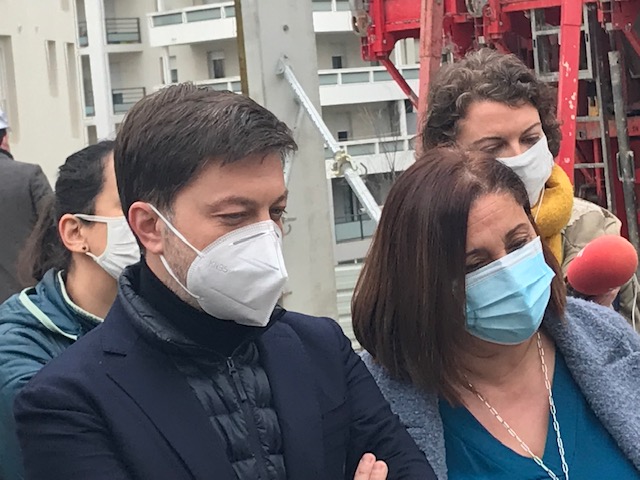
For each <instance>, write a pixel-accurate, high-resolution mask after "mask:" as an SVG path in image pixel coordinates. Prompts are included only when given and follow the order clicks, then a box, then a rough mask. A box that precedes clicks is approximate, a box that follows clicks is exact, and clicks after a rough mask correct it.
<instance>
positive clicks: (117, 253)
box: [75, 213, 140, 279]
mask: <svg viewBox="0 0 640 480" xmlns="http://www.w3.org/2000/svg"><path fill="white" fill-rule="evenodd" d="M75 216H76V217H78V218H81V219H82V220H87V221H89V222H100V223H106V224H107V246H106V247H105V249H104V252H102V255H100V256H96V255H94V254H93V253H91V252H86V253H87V255H88V256H90V257H91V258H93V260H94V261H95V262H96V263H97V264H98V265H100V266H101V267H102V269H103V270H104V271H105V272H107V273H108V274H109V275H111V276H112V277H113V278H115V279H118V277H119V276H120V274H121V273H122V271H123V270H124V269H125V268H126V267H128V266H129V265H133V264H134V263H136V262H138V261H139V260H140V247H138V242H136V237H135V236H134V235H133V232H132V231H131V229H130V228H129V224H128V223H127V219H126V218H125V217H100V216H98V215H85V214H83V213H76V214H75Z"/></svg>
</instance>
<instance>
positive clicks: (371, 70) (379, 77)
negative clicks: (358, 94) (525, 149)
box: [318, 65, 420, 86]
mask: <svg viewBox="0 0 640 480" xmlns="http://www.w3.org/2000/svg"><path fill="white" fill-rule="evenodd" d="M419 68H420V66H419V65H406V66H401V67H399V68H398V70H400V72H401V73H402V76H403V77H404V78H405V79H406V80H417V79H418V78H419V77H420V72H419ZM318 76H319V78H320V86H327V85H351V84H354V83H377V82H392V81H393V79H392V78H391V75H389V72H387V70H386V69H385V68H384V67H358V68H336V69H332V70H320V71H318Z"/></svg>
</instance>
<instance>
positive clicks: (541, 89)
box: [421, 48, 561, 156]
mask: <svg viewBox="0 0 640 480" xmlns="http://www.w3.org/2000/svg"><path fill="white" fill-rule="evenodd" d="M476 100H493V101H496V102H501V103H506V104H507V105H510V106H518V105H521V104H522V103H524V102H527V103H530V104H531V105H533V106H534V107H536V108H537V109H538V113H539V114H540V121H541V122H542V129H543V130H544V133H545V135H546V136H547V140H548V142H549V150H551V153H553V155H554V156H556V155H557V154H558V151H559V149H560V139H561V133H560V124H559V123H558V119H557V118H556V95H555V90H554V89H553V88H552V87H551V86H549V85H547V84H546V83H544V82H542V81H541V80H539V79H538V78H536V75H535V72H534V71H532V70H531V69H529V68H528V67H527V66H526V65H525V64H524V63H522V61H520V60H519V59H518V58H517V57H516V56H515V55H505V54H502V53H498V52H496V51H495V50H490V49H488V48H484V49H482V50H478V51H475V52H472V53H469V54H468V55H467V56H466V57H465V58H464V59H462V60H461V61H459V62H457V63H454V64H451V65H447V66H445V67H443V68H442V70H441V71H440V74H439V75H438V76H437V78H436V79H435V80H434V82H433V83H432V84H431V86H430V88H429V99H428V108H427V115H426V119H425V122H424V124H423V126H422V135H421V136H422V148H423V150H424V151H426V150H428V149H430V148H433V147H436V146H441V145H454V144H455V143H456V138H457V136H458V122H459V121H460V120H461V119H463V118H464V117H465V116H466V114H467V110H468V108H469V105H471V103H473V102H474V101H476Z"/></svg>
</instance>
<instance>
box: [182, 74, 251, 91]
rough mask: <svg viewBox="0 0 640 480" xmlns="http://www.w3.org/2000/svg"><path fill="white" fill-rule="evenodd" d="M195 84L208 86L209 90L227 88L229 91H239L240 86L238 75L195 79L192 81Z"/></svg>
mask: <svg viewBox="0 0 640 480" xmlns="http://www.w3.org/2000/svg"><path fill="white" fill-rule="evenodd" d="M193 83H194V84H195V85H201V86H204V87H208V88H210V89H211V90H229V91H231V92H235V93H240V92H241V91H242V86H241V84H240V77H225V78H215V79H210V80H197V81H195V82H193Z"/></svg>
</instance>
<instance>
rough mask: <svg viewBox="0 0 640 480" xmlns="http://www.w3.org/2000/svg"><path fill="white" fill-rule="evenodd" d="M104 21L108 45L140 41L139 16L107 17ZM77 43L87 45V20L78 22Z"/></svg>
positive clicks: (81, 45) (82, 45)
mask: <svg viewBox="0 0 640 480" xmlns="http://www.w3.org/2000/svg"><path fill="white" fill-rule="evenodd" d="M104 22H105V34H106V36H107V38H106V40H107V44H108V45H122V44H128V43H141V42H142V37H141V36H140V19H139V18H107V19H105V21H104ZM78 45H79V46H80V47H86V46H88V45H89V37H88V30H87V22H78Z"/></svg>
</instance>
